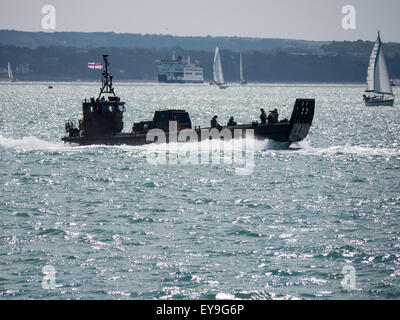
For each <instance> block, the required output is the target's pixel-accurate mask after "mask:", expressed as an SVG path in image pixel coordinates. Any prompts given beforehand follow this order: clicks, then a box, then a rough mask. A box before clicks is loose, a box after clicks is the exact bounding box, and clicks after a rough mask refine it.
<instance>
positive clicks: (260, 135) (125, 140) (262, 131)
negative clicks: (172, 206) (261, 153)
mask: <svg viewBox="0 0 400 320" xmlns="http://www.w3.org/2000/svg"><path fill="white" fill-rule="evenodd" d="M225 129H228V130H229V131H230V132H231V135H230V137H229V136H228V137H229V138H228V139H229V140H230V139H233V138H237V137H239V138H245V137H246V133H247V131H246V130H254V131H253V133H254V137H255V138H256V139H259V140H264V139H272V140H275V141H280V142H295V141H300V140H302V139H303V138H302V137H301V136H298V135H296V136H292V137H290V133H291V129H292V126H291V124H290V123H276V124H270V125H267V124H265V125H261V124H258V125H252V124H247V125H239V126H233V127H221V128H219V131H220V132H221V135H222V134H223V130H225ZM189 130H193V131H194V132H196V135H197V139H198V141H203V140H207V139H209V137H210V135H209V134H208V133H209V132H210V130H212V128H202V129H200V130H194V129H189ZM235 130H239V133H240V135H239V136H237V135H235ZM240 130H241V131H240ZM164 134H165V138H166V142H167V143H169V142H176V141H177V137H178V136H179V134H180V131H178V132H176V133H175V135H172V134H170V133H168V132H165V133H164ZM223 136H224V139H225V137H226V135H223ZM291 139H293V141H291ZM62 140H63V141H64V142H69V143H73V144H78V145H130V146H140V145H146V144H150V143H154V139H152V138H151V137H150V135H149V136H148V135H147V133H137V134H136V133H119V134H115V135H104V136H95V137H90V136H89V137H81V136H78V137H64V138H62Z"/></svg>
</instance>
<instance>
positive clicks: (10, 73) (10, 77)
mask: <svg viewBox="0 0 400 320" xmlns="http://www.w3.org/2000/svg"><path fill="white" fill-rule="evenodd" d="M8 79H9V80H10V81H12V80H14V76H13V73H12V70H11V64H10V61H8Z"/></svg>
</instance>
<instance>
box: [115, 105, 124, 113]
mask: <svg viewBox="0 0 400 320" xmlns="http://www.w3.org/2000/svg"><path fill="white" fill-rule="evenodd" d="M117 110H118V111H119V112H125V106H118V109H117Z"/></svg>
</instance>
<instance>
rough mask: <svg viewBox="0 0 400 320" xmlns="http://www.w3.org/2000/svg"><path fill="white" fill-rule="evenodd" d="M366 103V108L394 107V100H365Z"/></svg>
mask: <svg viewBox="0 0 400 320" xmlns="http://www.w3.org/2000/svg"><path fill="white" fill-rule="evenodd" d="M364 102H365V106H367V107H378V106H390V107H393V103H394V99H390V100H381V99H379V100H378V99H377V100H369V101H367V100H364Z"/></svg>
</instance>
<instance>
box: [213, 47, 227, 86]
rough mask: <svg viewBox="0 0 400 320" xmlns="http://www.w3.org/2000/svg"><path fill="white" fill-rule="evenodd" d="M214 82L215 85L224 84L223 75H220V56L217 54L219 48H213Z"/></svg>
mask: <svg viewBox="0 0 400 320" xmlns="http://www.w3.org/2000/svg"><path fill="white" fill-rule="evenodd" d="M214 81H215V83H217V84H222V83H224V82H225V81H224V75H223V73H222V64H221V56H220V53H219V47H218V45H217V47H216V48H215V55H214Z"/></svg>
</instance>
